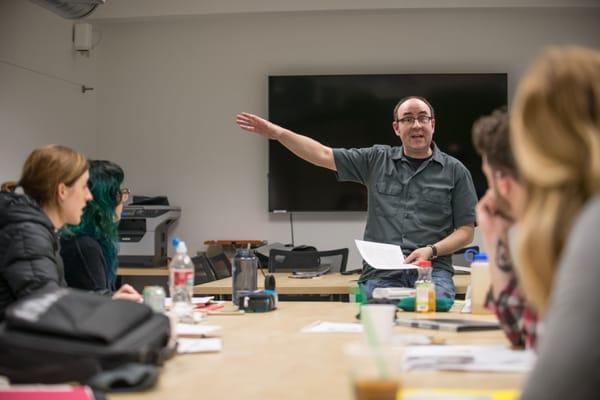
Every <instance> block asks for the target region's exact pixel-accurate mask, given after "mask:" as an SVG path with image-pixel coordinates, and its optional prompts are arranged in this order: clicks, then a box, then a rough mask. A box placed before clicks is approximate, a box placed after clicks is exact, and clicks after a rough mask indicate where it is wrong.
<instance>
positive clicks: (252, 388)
mask: <svg viewBox="0 0 600 400" xmlns="http://www.w3.org/2000/svg"><path fill="white" fill-rule="evenodd" d="M356 312H357V305H356V304H353V303H337V302H333V303H328V302H325V303H309V302H306V303H305V302H287V303H285V302H281V303H280V304H279V309H278V310H275V311H273V312H269V313H263V314H245V315H240V316H209V317H207V319H206V320H205V322H202V323H204V324H211V325H212V324H215V325H219V326H221V327H222V329H221V330H220V331H217V335H219V336H221V337H222V339H223V350H222V351H221V352H219V353H210V354H208V353H204V354H185V355H178V356H176V357H175V358H174V359H172V360H170V361H168V362H167V364H166V366H165V367H164V369H163V372H162V376H161V378H160V381H159V383H158V385H157V387H156V388H154V389H153V390H150V391H148V392H142V393H133V394H111V395H110V396H109V398H110V399H113V400H114V399H122V400H137V399H140V400H154V399H156V400H164V399H174V400H183V399H190V400H191V399H244V400H254V399H256V400H265V399H291V400H295V399H299V400H300V399H302V400H305V399H351V398H352V393H351V390H350V384H349V378H348V373H347V366H346V361H347V360H346V359H345V356H344V354H343V348H344V345H345V344H346V343H349V342H354V341H358V340H361V335H360V334H351V333H323V334H317V333H302V332H301V329H302V328H303V327H305V326H307V325H309V324H311V323H313V322H315V321H317V320H322V321H332V322H354V321H356V319H355V315H356ZM402 314H405V315H406V316H414V314H413V313H402ZM435 315H436V314H429V315H428V316H435ZM437 316H438V317H440V316H443V317H446V318H447V317H450V318H452V317H455V318H456V317H458V318H461V317H462V318H464V317H465V316H464V315H460V314H451V313H443V314H437ZM472 318H474V319H490V318H492V317H490V316H472ZM394 332H395V333H396V334H397V333H402V332H404V333H424V334H429V335H433V334H435V335H438V336H442V337H443V338H445V339H446V341H447V343H448V344H490V345H491V344H506V345H508V341H507V340H506V339H505V337H504V335H503V333H502V331H500V330H498V331H485V332H464V333H455V332H443V331H429V330H423V329H414V328H404V327H395V328H394ZM523 380H524V376H523V375H520V374H491V373H466V372H426V373H425V372H421V373H414V372H412V373H407V374H406V375H405V376H404V378H403V381H404V387H406V388H423V387H425V388H432V387H447V388H485V389H512V388H519V387H521V385H522V383H523Z"/></svg>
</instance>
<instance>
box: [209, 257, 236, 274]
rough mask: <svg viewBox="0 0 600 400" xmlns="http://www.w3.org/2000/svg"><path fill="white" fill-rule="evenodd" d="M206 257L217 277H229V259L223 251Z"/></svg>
mask: <svg viewBox="0 0 600 400" xmlns="http://www.w3.org/2000/svg"><path fill="white" fill-rule="evenodd" d="M208 259H209V260H210V265H211V266H212V270H213V272H214V273H215V277H216V278H217V279H224V278H229V277H230V276H231V261H229V258H227V256H226V255H225V253H220V254H217V255H216V256H213V257H208Z"/></svg>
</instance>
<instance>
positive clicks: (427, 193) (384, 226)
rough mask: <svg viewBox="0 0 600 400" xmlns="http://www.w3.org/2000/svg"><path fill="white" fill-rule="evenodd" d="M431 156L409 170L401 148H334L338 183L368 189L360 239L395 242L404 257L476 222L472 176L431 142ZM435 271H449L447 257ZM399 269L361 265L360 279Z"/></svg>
mask: <svg viewBox="0 0 600 400" xmlns="http://www.w3.org/2000/svg"><path fill="white" fill-rule="evenodd" d="M432 149H433V155H432V157H431V158H429V159H428V160H426V161H425V162H423V164H421V166H420V167H419V168H418V169H417V171H414V170H413V169H412V168H411V166H410V163H409V161H408V159H407V158H406V157H405V156H404V152H403V151H402V147H390V146H387V145H375V146H373V147H369V148H362V149H333V156H334V159H335V166H336V169H337V178H338V180H339V181H351V182H358V183H362V184H364V185H365V186H366V187H367V191H368V196H369V197H368V199H369V200H368V208H367V225H366V227H365V234H364V240H368V241H372V242H382V243H389V244H397V245H400V246H401V247H402V250H403V251H404V254H405V255H408V254H410V253H411V252H412V251H413V250H415V249H417V248H419V247H423V246H426V245H428V244H433V243H436V242H438V241H440V240H442V239H444V238H445V237H447V236H448V235H450V234H451V233H452V232H453V231H454V230H455V229H456V228H458V227H459V226H462V225H468V224H473V223H474V222H475V205H476V204H477V195H476V193H475V187H474V186H473V180H472V178H471V174H470V173H469V171H468V170H467V168H466V167H465V166H464V165H463V164H462V163H461V162H460V161H458V160H457V159H455V158H454V157H451V156H449V155H448V154H446V153H443V152H442V151H440V150H439V149H438V147H437V146H436V145H435V143H433V144H432ZM433 267H434V268H442V269H446V270H448V271H450V272H453V269H452V262H451V257H450V256H441V257H438V258H437V259H435V260H434V262H433ZM395 274H398V271H390V270H374V269H373V268H371V267H369V266H367V265H365V268H364V269H363V274H362V276H361V279H360V280H361V281H364V280H367V279H371V278H383V277H390V276H394V275H395Z"/></svg>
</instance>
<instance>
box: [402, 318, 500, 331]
mask: <svg viewBox="0 0 600 400" xmlns="http://www.w3.org/2000/svg"><path fill="white" fill-rule="evenodd" d="M396 324H398V325H402V326H409V327H412V328H424V329H440V330H444V331H455V332H464V331H487V330H494V329H500V324H499V323H498V322H497V321H472V320H467V319H450V318H421V319H409V318H398V319H396Z"/></svg>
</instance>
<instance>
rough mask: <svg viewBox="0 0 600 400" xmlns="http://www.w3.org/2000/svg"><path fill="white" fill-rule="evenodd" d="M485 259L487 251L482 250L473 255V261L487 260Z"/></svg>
mask: <svg viewBox="0 0 600 400" xmlns="http://www.w3.org/2000/svg"><path fill="white" fill-rule="evenodd" d="M487 260H488V256H487V253H484V252H481V253H477V254H475V255H474V256H473V262H478V261H487Z"/></svg>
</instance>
